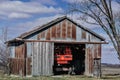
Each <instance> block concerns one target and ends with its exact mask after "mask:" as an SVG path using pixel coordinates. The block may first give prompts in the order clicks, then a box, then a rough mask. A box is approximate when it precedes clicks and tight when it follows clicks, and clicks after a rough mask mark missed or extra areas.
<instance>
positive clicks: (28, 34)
mask: <svg viewBox="0 0 120 80" xmlns="http://www.w3.org/2000/svg"><path fill="white" fill-rule="evenodd" d="M65 19H67V20H69V21H71V22H72V23H74V24H75V25H77V26H78V27H80V28H82V29H84V30H85V31H87V32H89V33H91V34H92V35H94V36H96V37H97V38H99V39H101V40H102V41H105V38H103V37H102V36H100V35H98V34H96V33H95V32H93V31H92V30H90V29H88V28H86V27H83V26H82V25H80V24H78V23H76V22H75V21H73V20H72V19H70V18H68V17H67V16H63V17H59V18H57V19H55V20H52V21H50V22H48V23H47V24H44V25H42V26H40V27H37V28H36V29H34V30H31V31H29V32H25V33H23V34H21V35H20V36H18V37H17V38H21V39H25V38H26V37H27V36H30V35H32V34H34V33H36V32H38V31H40V30H44V29H45V28H47V27H51V26H52V25H54V24H57V23H59V22H61V21H63V20H65ZM14 40H15V39H13V41H14ZM10 41H12V40H10ZM8 42H9V41H8Z"/></svg>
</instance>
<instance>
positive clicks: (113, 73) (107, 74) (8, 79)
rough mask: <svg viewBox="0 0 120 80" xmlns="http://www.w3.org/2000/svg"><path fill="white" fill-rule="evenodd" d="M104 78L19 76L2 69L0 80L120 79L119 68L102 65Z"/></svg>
mask: <svg viewBox="0 0 120 80" xmlns="http://www.w3.org/2000/svg"><path fill="white" fill-rule="evenodd" d="M102 73H103V75H102V78H101V79H97V78H93V77H87V76H83V75H82V76H81V75H74V76H70V75H59V76H39V77H17V76H7V75H4V74H3V72H2V71H0V80H120V74H119V73H120V69H119V68H108V67H102Z"/></svg>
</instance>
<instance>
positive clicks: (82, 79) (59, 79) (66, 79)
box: [0, 75, 120, 80]
mask: <svg viewBox="0 0 120 80" xmlns="http://www.w3.org/2000/svg"><path fill="white" fill-rule="evenodd" d="M0 80H120V76H103V77H102V78H101V79H97V78H93V77H86V76H70V75H61V76H49V77H48V76H40V77H15V76H14V77H13V76H3V75H0Z"/></svg>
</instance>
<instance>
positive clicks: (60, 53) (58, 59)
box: [54, 46, 73, 73]
mask: <svg viewBox="0 0 120 80" xmlns="http://www.w3.org/2000/svg"><path fill="white" fill-rule="evenodd" d="M72 60H73V56H72V51H71V48H70V47H68V46H64V47H56V48H55V55H54V73H56V72H60V71H69V70H70V68H71V62H72Z"/></svg>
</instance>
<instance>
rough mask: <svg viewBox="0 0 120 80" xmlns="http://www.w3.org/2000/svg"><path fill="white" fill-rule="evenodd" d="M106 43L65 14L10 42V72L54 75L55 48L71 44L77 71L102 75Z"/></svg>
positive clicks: (89, 74)
mask: <svg viewBox="0 0 120 80" xmlns="http://www.w3.org/2000/svg"><path fill="white" fill-rule="evenodd" d="M104 43H106V42H105V39H104V38H103V37H101V36H100V35H98V34H96V33H94V32H93V31H91V30H90V29H88V28H85V27H83V26H82V25H80V24H78V23H76V22H74V21H73V20H71V19H69V18H68V17H66V16H63V17H60V18H57V19H55V20H53V21H51V22H49V23H47V24H45V25H42V26H39V27H37V28H36V29H34V30H32V31H29V32H26V33H24V34H22V35H20V36H19V37H17V38H15V39H13V40H10V41H8V42H7V45H8V49H9V50H10V57H9V63H10V65H9V67H10V73H11V74H16V75H18V74H22V75H24V76H27V75H32V76H39V75H45V76H48V75H54V66H55V53H56V49H57V48H58V47H59V48H60V47H62V48H61V49H62V50H64V48H65V47H70V49H71V53H72V58H73V61H72V64H71V65H72V66H73V65H77V66H76V67H75V68H76V69H77V68H78V70H79V69H80V70H79V72H78V74H79V73H80V74H83V75H88V76H94V75H95V76H100V75H101V44H104ZM81 69H82V70H81Z"/></svg>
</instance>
